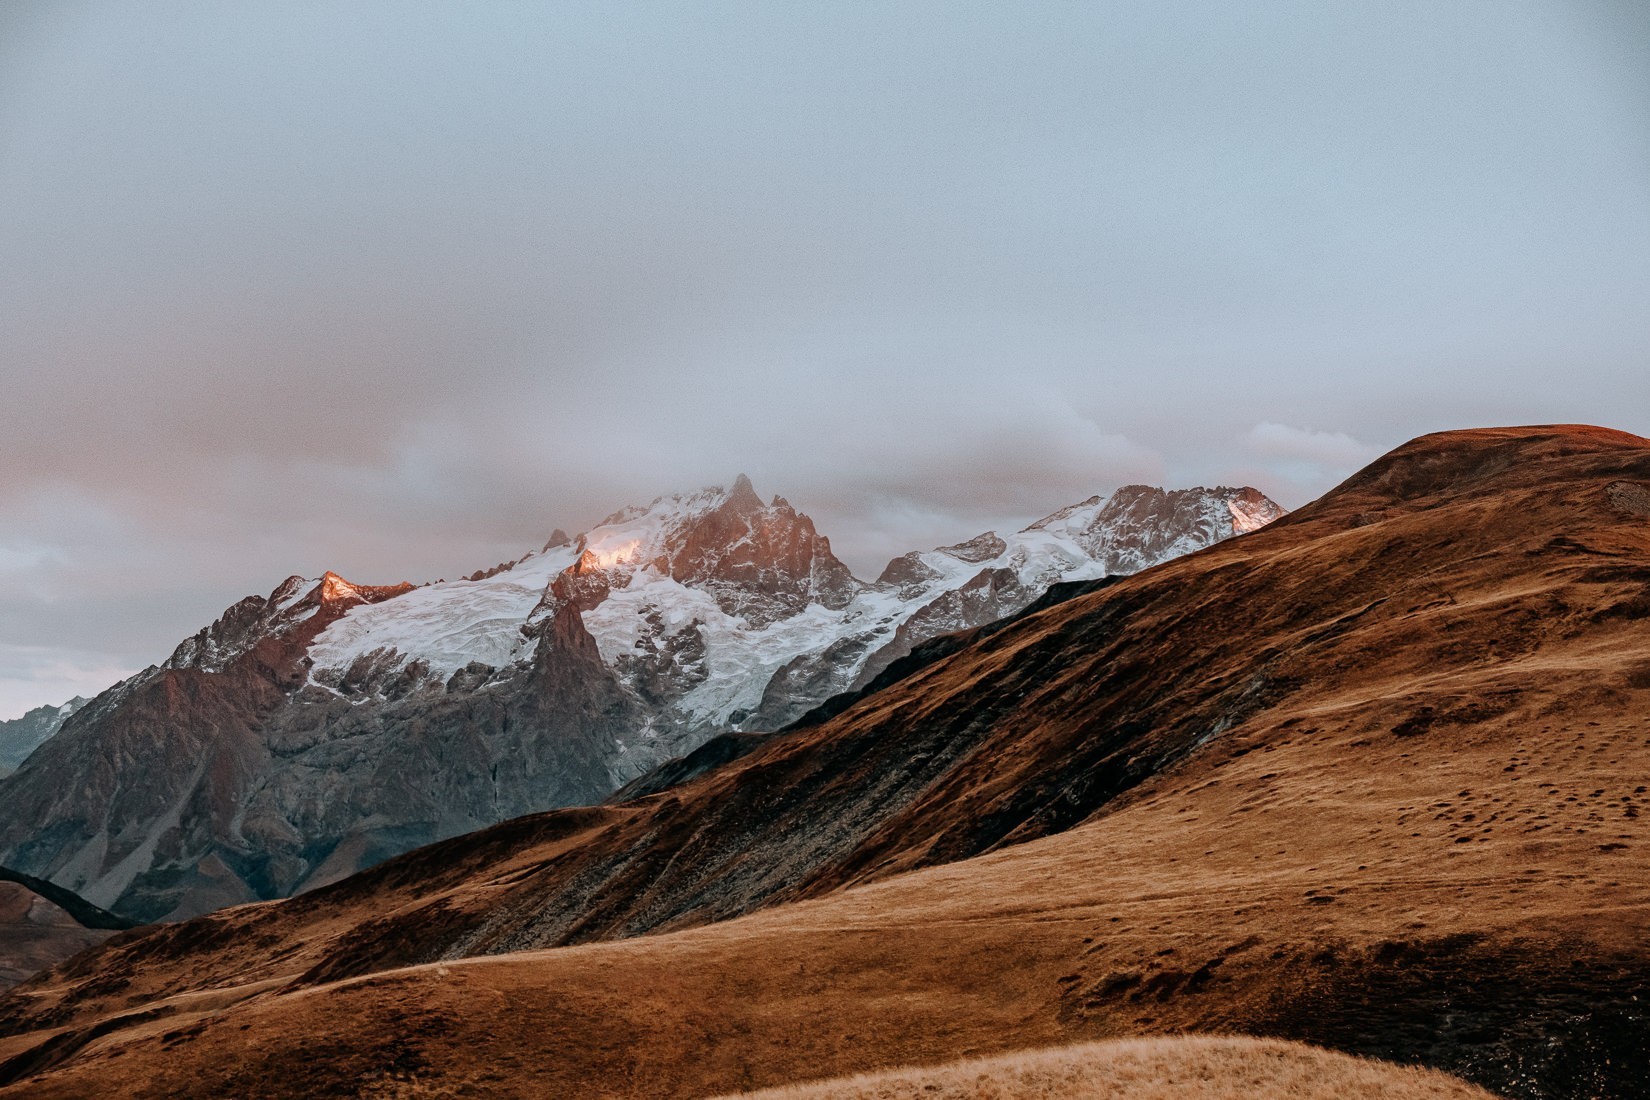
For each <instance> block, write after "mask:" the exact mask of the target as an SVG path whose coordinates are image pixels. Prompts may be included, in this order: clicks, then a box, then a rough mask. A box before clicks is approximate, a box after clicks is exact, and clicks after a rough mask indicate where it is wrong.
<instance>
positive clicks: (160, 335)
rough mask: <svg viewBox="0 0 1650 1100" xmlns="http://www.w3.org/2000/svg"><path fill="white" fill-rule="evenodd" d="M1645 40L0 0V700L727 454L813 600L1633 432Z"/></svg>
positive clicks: (406, 571)
mask: <svg viewBox="0 0 1650 1100" xmlns="http://www.w3.org/2000/svg"><path fill="white" fill-rule="evenodd" d="M1646 11H1650V6H1646V5H1643V4H1640V3H1637V2H1635V0H1621V2H1620V3H1608V2H1594V3H1582V2H1577V3H1556V2H1554V3H1533V2H1528V3H1526V2H1518V0H1486V2H1483V3H1469V2H1451V3H1438V2H1437V0H1422V2H1417V3H1412V4H1405V3H1398V2H1381V3H1371V4H1356V3H1336V4H1324V3H1321V2H1319V0H1310V2H1303V3H1298V4H1284V3H1259V2H1245V3H1232V2H1230V0H1219V2H1216V3H1210V4H1207V5H1203V4H1167V3H1159V2H1155V0H1154V2H1151V3H1147V2H1144V0H1142V2H1141V3H1137V4H1117V5H1111V4H1101V3H1086V4H1049V5H1041V4H1035V3H1028V2H1025V0H1015V2H1014V3H1008V4H1004V3H990V4H965V3H946V4H922V3H886V2H881V0H879V2H875V3H860V4H856V3H844V2H842V0H830V2H829V3H824V2H822V3H817V4H811V5H804V4H791V3H784V4H780V3H767V2H764V3H749V4H723V3H700V2H691V3H682V2H671V3H660V4H612V3H602V4H591V5H588V6H584V7H581V6H578V5H574V4H570V3H555V4H538V5H526V4H505V3H493V4H487V3H476V2H468V0H467V2H462V3H460V2H456V0H455V2H452V3H445V4H417V3H410V2H406V0H396V2H394V3H383V4H373V3H368V2H363V0H348V2H339V3H331V4H328V3H315V4H303V3H279V4H262V5H250V4H241V3H231V2H227V0H224V2H219V3H210V4H183V3H166V2H157V0H147V2H144V3H140V4H131V5H126V4H117V3H86V4H79V3H29V2H27V0H22V2H13V3H7V4H5V5H4V6H3V7H0V440H3V447H4V451H3V454H4V464H3V467H0V718H9V717H13V716H15V715H16V714H18V713H21V712H22V711H23V710H24V709H26V708H27V707H29V706H33V705H38V704H41V703H47V702H60V701H62V700H64V699H66V698H68V697H69V696H70V695H73V694H75V693H76V692H81V693H85V694H91V693H93V692H94V691H96V690H99V689H101V688H103V687H106V686H108V685H109V684H110V683H112V682H113V681H114V680H116V679H118V678H119V677H121V676H122V675H125V674H127V673H129V672H131V671H134V670H136V669H138V668H141V667H142V666H144V665H146V664H149V663H152V662H156V661H159V660H162V659H164V658H165V656H166V655H167V654H168V653H169V652H170V650H171V649H172V647H173V646H174V645H175V644H176V643H177V641H178V640H180V639H181V638H182V637H183V636H185V635H187V634H189V633H192V632H193V631H194V630H196V629H198V628H199V627H201V626H203V625H204V624H205V623H207V622H209V621H210V620H211V619H213V618H214V617H215V616H216V615H217V614H218V613H219V612H220V611H221V610H222V609H223V608H224V607H225V606H226V605H228V604H229V603H231V602H233V601H234V600H236V599H238V598H240V597H241V596H244V595H247V594H249V593H254V592H257V593H267V592H268V591H269V590H270V589H271V588H273V587H274V585H275V584H276V582H278V581H279V580H280V579H282V578H283V577H285V576H287V575H288V574H291V573H302V574H305V575H311V576H313V575H317V574H318V573H319V572H321V571H322V570H325V569H328V568H331V569H335V570H337V571H338V572H340V573H343V574H344V575H346V576H348V577H350V578H352V579H356V580H359V581H362V582H367V583H381V582H390V581H398V580H402V579H408V580H415V581H416V580H427V579H434V578H436V577H450V576H454V575H457V574H459V573H461V572H468V571H471V570H474V569H476V568H479V567H482V566H486V565H490V564H492V563H494V562H496V561H499V560H501V559H504V558H507V557H515V556H517V555H518V554H520V553H521V552H522V551H524V550H526V549H528V548H530V547H533V546H536V545H538V544H540V543H542V542H543V541H544V538H545V536H546V535H547V534H548V532H549V531H550V530H551V528H553V527H558V526H559V527H564V528H567V529H568V530H569V531H577V530H580V529H582V528H585V527H588V526H590V525H592V524H593V523H594V522H596V521H597V520H599V519H600V518H601V517H602V516H603V515H605V514H606V513H608V512H610V511H612V510H614V509H616V508H618V507H620V506H622V505H625V504H627V503H631V502H645V501H648V500H651V499H652V498H653V497H655V496H657V495H659V494H661V493H667V492H673V491H677V490H681V489H689V488H695V487H698V486H702V485H706V484H726V483H730V482H731V481H732V479H733V477H734V476H735V475H736V474H737V473H739V472H740V471H745V472H748V473H749V474H750V475H751V477H752V478H753V479H754V480H755V482H756V487H757V489H758V491H759V492H762V493H763V494H764V495H767V494H773V493H781V494H784V495H785V496H786V497H788V498H789V499H790V500H791V502H792V503H793V504H795V505H797V506H798V507H799V508H801V509H802V510H804V511H806V512H808V513H809V514H811V515H812V516H813V517H814V518H815V520H816V521H817V523H818V525H819V527H820V529H821V530H822V531H823V532H824V533H825V534H827V535H829V536H831V538H832V541H833V543H834V544H835V546H836V547H837V549H838V551H839V553H840V554H841V555H842V556H843V557H844V558H845V559H846V560H847V561H848V562H849V564H850V565H852V566H853V567H854V569H855V570H856V571H857V572H859V573H861V574H862V575H866V574H870V575H874V574H875V572H876V571H877V570H878V569H879V568H880V567H881V565H882V563H883V562H884V561H885V560H886V559H887V558H888V557H890V556H892V555H893V554H896V553H899V552H902V551H904V550H906V549H911V548H916V547H928V546H933V545H936V544H941V543H948V542H952V541H955V540H957V539H960V538H965V537H968V536H970V535H973V534H975V533H977V532H978V531H980V530H982V529H984V528H986V527H990V526H1009V525H1013V526H1018V525H1023V524H1024V523H1025V522H1027V521H1029V520H1031V519H1034V518H1036V517H1037V516H1040V515H1042V514H1044V513H1046V512H1048V511H1051V510H1053V509H1054V508H1056V507H1058V506H1060V505H1063V504H1066V503H1069V502H1071V501H1074V500H1078V499H1081V498H1083V497H1086V496H1088V495H1090V494H1092V493H1095V492H1106V491H1109V490H1111V489H1113V488H1115V487H1116V486H1118V485H1119V484H1123V483H1127V482H1131V481H1148V482H1154V483H1168V484H1172V485H1177V486H1178V485H1191V484H1216V483H1228V484H1230V483H1249V484H1254V485H1256V486H1258V487H1259V488H1261V489H1263V490H1265V491H1267V492H1269V493H1271V494H1272V495H1273V496H1275V497H1276V498H1277V499H1278V500H1280V501H1281V502H1283V503H1285V504H1287V505H1291V506H1294V505H1299V504H1301V503H1304V502H1305V501H1306V500H1309V499H1311V498H1312V497H1313V496H1315V495H1317V494H1318V493H1320V492H1322V491H1323V490H1325V489H1326V488H1328V487H1330V486H1331V485H1333V484H1334V483H1335V482H1337V481H1338V480H1339V479H1341V478H1342V477H1344V476H1345V475H1346V474H1348V473H1350V472H1351V471H1352V470H1354V469H1356V468H1357V467H1358V466H1360V465H1362V464H1363V463H1364V462H1366V461H1368V460H1369V459H1370V458H1372V457H1374V456H1375V455H1377V454H1379V453H1380V452H1382V451H1384V450H1386V449H1388V448H1390V447H1392V446H1395V445H1396V444H1398V443H1401V442H1402V441H1404V440H1405V439H1407V438H1409V437H1412V436H1414V435H1417V434H1419V433H1422V432H1426V431H1432V430H1436V429H1441V428H1450V427H1467V426H1477V425H1484V424H1503V423H1528V422H1547V421H1571V420H1573V421H1587V422H1595V423H1602V424H1608V425H1611V426H1614V427H1618V428H1624V429H1627V430H1629V431H1635V432H1639V433H1641V434H1643V433H1650V18H1647V16H1646V15H1645V13H1646Z"/></svg>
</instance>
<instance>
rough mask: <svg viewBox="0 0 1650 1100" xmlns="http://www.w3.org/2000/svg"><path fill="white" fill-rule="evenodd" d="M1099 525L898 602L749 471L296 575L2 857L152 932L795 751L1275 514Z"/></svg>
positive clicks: (1117, 499) (924, 578)
mask: <svg viewBox="0 0 1650 1100" xmlns="http://www.w3.org/2000/svg"><path fill="white" fill-rule="evenodd" d="M1085 504H1086V508H1083V509H1079V510H1078V511H1077V512H1074V511H1073V510H1072V509H1069V508H1068V509H1064V510H1062V511H1061V512H1060V513H1058V514H1057V515H1056V516H1050V517H1047V518H1045V519H1044V520H1042V521H1039V523H1038V524H1034V525H1032V526H1030V527H1027V528H1025V529H1024V530H1022V531H1020V532H1017V533H1015V534H1014V535H1011V536H1008V537H1006V538H1005V537H1001V536H997V535H995V534H992V535H991V536H990V539H989V540H985V541H982V540H984V539H985V537H984V536H982V537H981V539H976V540H974V549H975V551H976V552H969V551H959V549H958V548H957V547H952V548H949V549H942V550H938V551H928V552H922V553H918V554H915V555H906V558H907V559H910V561H911V562H913V563H915V564H914V566H913V570H914V572H913V574H912V576H910V577H908V578H906V579H904V580H903V581H901V582H900V583H898V584H892V583H884V582H866V581H862V580H859V579H858V578H856V577H854V576H853V574H852V573H851V572H850V571H849V570H848V568H847V567H846V566H845V565H843V564H842V562H840V561H839V560H838V559H837V558H836V557H835V556H834V555H833V554H832V552H831V549H830V543H829V540H828V539H827V538H826V537H825V536H823V535H821V534H819V533H818V531H817V530H816V529H815V528H814V526H813V523H812V521H811V520H810V519H809V518H808V517H807V516H806V515H805V514H802V513H799V512H797V511H796V510H795V509H794V508H793V507H792V506H791V505H790V504H789V503H787V502H786V501H785V499H784V498H783V497H778V496H775V497H774V498H772V500H771V501H770V502H768V503H764V502H763V500H762V498H761V497H759V496H757V494H756V492H755V489H754V487H753V486H752V485H751V483H750V481H749V479H748V478H745V477H744V476H743V475H741V477H740V478H739V479H737V480H736V481H735V482H734V485H733V488H732V489H724V488H721V487H715V488H711V489H706V490H700V491H697V492H691V493H681V494H675V495H671V496H661V497H659V498H657V499H655V500H654V501H653V502H652V503H651V504H649V505H646V506H639V507H638V506H632V507H629V508H626V509H621V510H620V511H618V512H615V513H614V514H613V515H611V516H609V517H608V518H607V520H606V521H604V522H603V523H602V524H601V525H598V526H597V527H595V528H592V529H591V530H590V531H587V532H584V533H582V534H580V535H578V536H576V537H573V538H557V537H555V536H552V538H551V539H550V540H548V543H547V547H548V548H547V549H544V550H540V551H535V552H533V553H530V554H528V555H526V556H524V557H522V558H520V559H517V560H516V561H514V562H506V563H501V564H500V565H499V566H496V567H494V568H492V569H488V570H480V571H477V573H476V574H472V576H471V577H470V578H469V579H463V580H458V581H452V582H446V581H443V582H436V583H433V584H426V585H416V586H415V585H411V584H406V583H401V584H396V585H381V586H373V585H362V584H357V583H354V582H351V581H348V580H346V579H344V578H343V577H341V576H339V575H338V574H336V573H331V572H329V573H326V574H324V575H323V576H322V577H320V578H319V579H314V580H311V579H305V578H302V577H298V576H293V577H289V578H287V579H286V580H284V581H282V582H281V583H280V584H279V585H277V586H276V587H275V588H274V589H273V590H272V591H271V592H270V594H269V595H268V596H250V597H247V598H246V599H243V600H241V601H239V602H237V603H236V604H234V605H232V606H231V607H230V608H229V609H228V610H227V611H226V612H225V613H224V614H223V615H222V616H221V617H220V618H219V619H218V620H216V621H215V622H213V623H212V624H210V625H209V626H207V627H205V628H203V629H202V630H201V631H199V632H197V633H196V634H195V635H193V636H191V637H190V638H188V639H185V640H184V641H183V642H182V643H180V644H179V646H178V647H177V649H176V650H175V651H174V653H173V654H172V656H171V657H169V658H168V659H167V661H166V662H164V663H163V664H162V665H160V666H156V667H154V668H151V669H148V670H145V671H144V672H142V673H140V674H138V675H137V676H135V677H133V678H132V679H131V680H128V681H126V682H125V683H123V684H122V685H118V686H117V687H116V688H114V689H111V690H110V691H109V692H105V693H103V694H102V695H100V696H98V697H97V699H95V700H93V701H92V702H91V703H90V704H88V706H87V707H86V708H85V709H84V710H83V711H82V712H81V713H79V714H77V715H75V716H72V717H71V718H69V719H68V720H67V721H66V722H65V723H64V727H63V729H62V730H61V731H59V733H58V734H57V735H56V736H55V737H53V738H52V740H51V741H49V742H48V743H47V744H46V745H45V746H43V748H42V749H41V750H39V751H40V752H42V753H44V755H43V756H40V757H39V759H38V766H31V767H29V768H25V769H24V770H23V771H21V772H19V773H18V774H17V775H15V776H13V777H11V778H10V779H7V780H4V781H0V807H9V809H0V860H12V861H14V862H16V863H17V864H18V865H19V867H20V868H21V869H23V870H25V871H27V872H28V873H30V874H35V875H38V876H40V877H42V878H49V879H51V880H53V881H59V882H61V883H63V884H65V885H67V886H69V887H71V888H74V889H77V890H80V891H81V892H83V893H85V894H86V895H87V896H88V897H89V898H90V899H91V900H92V901H94V902H96V903H98V904H101V905H104V906H105V907H109V908H114V909H116V910H119V911H122V912H128V913H131V914H132V915H133V916H136V917H139V918H142V919H148V920H153V919H160V918H167V917H182V916H189V915H192V914H194V913H198V912H203V911H206V910H209V909H212V908H216V907H218V906H222V905H226V904H235V903H238V902H242V901H248V900H254V899H259V898H268V897H277V896H284V895H288V894H291V893H295V892H298V891H301V890H305V889H313V888H314V887H316V886H320V885H323V884H325V883H326V882H329V881H332V880H334V879H336V878H339V877H342V876H343V875H346V874H348V873H350V872H352V871H355V870H358V869H360V868H361V867H363V866H366V865H369V864H370V863H372V862H376V861H377V860H380V859H382V858H384V857H386V856H388V855H393V854H395V853H396V852H399V851H405V850H407V849H409V848H414V847H417V846H419V845H420V844H426V843H430V842H432V841H435V840H439V839H441V838H443V837H447V836H453V835H458V834H462V833H465V832H469V831H471V830H474V829H477V828H481V827H483V826H485V825H488V824H491V823H493V822H496V821H500V820H504V819H507V818H510V817H514V816H518V815H520V814H523V813H529V812H533V811H535V810H540V809H545V808H549V807H553V806H565V805H578V804H581V803H594V802H598V801H600V800H602V799H603V798H605V797H607V796H608V795H609V794H611V793H612V791H613V790H615V789H617V788H618V787H620V786H622V785H623V784H625V783H627V782H629V781H631V780H633V779H635V778H637V777H639V776H641V775H643V774H646V773H647V772H649V771H651V770H652V769H653V768H655V767H656V766H658V765H660V764H662V763H663V762H664V761H666V760H669V759H671V758H674V757H678V756H681V755H683V754H684V753H686V752H689V751H691V750H692V749H694V748H696V747H697V746H698V745H700V744H701V743H703V742H704V741H706V740H708V739H709V738H711V737H713V736H715V735H717V734H719V733H722V732H724V731H729V730H734V731H740V730H743V731H753V730H763V731H765V730H773V729H778V728H781V727H783V726H785V725H787V724H789V723H790V722H792V721H794V720H795V719H797V718H799V717H801V716H802V715H803V714H804V713H806V712H808V711H810V710H812V709H813V708H814V707H816V706H818V705H819V704H821V703H824V702H825V701H826V700H828V699H829V698H831V697H832V696H835V695H838V694H841V693H842V692H845V691H853V690H857V689H860V688H863V687H864V686H865V685H866V684H867V683H869V682H871V681H873V680H874V679H875V677H876V675H877V674H878V673H879V672H880V671H881V670H882V669H883V668H884V667H886V666H887V665H888V664H889V663H890V662H892V661H893V660H895V659H897V658H898V657H900V656H902V655H904V654H905V653H906V652H908V651H909V650H910V648H911V647H912V646H914V645H916V644H919V643H921V642H923V641H925V640H927V639H930V638H933V637H936V636H938V635H940V634H944V633H948V632H952V631H955V630H961V629H968V628H970V627H973V626H975V625H979V624H981V623H984V622H988V621H991V620H995V619H998V618H1001V617H1003V616H1006V615H1010V614H1013V613H1016V612H1018V611H1019V610H1021V609H1023V608H1024V607H1025V606H1027V605H1028V604H1030V603H1031V602H1032V601H1034V600H1035V599H1036V598H1037V597H1038V596H1040V595H1041V594H1042V593H1043V592H1044V591H1046V590H1047V589H1048V587H1049V586H1050V585H1051V584H1053V583H1056V582H1057V581H1060V580H1062V579H1072V578H1081V577H1094V576H1103V575H1107V574H1110V573H1115V572H1119V571H1127V570H1131V569H1135V568H1139V567H1141V566H1142V565H1144V564H1148V563H1149V562H1151V561H1153V560H1157V559H1160V558H1164V557H1169V556H1173V555H1175V554H1179V553H1183V552H1185V551H1187V550H1190V549H1193V548H1196V547H1197V546H1201V545H1207V544H1208V543H1210V542H1213V541H1215V540H1217V539H1220V538H1225V537H1229V536H1231V535H1233V534H1237V533H1240V532H1242V531H1244V530H1247V529H1249V528H1251V527H1253V526H1255V525H1256V524H1257V523H1258V522H1261V521H1262V520H1264V519H1266V518H1271V517H1275V516H1276V515H1279V514H1281V512H1282V510H1281V509H1279V508H1278V507H1277V506H1276V505H1274V504H1272V503H1271V502H1270V501H1267V500H1266V499H1265V498H1264V497H1263V496H1262V495H1261V494H1259V493H1258V492H1257V491H1255V490H1252V489H1225V488H1221V489H1216V490H1207V489H1201V488H1200V489H1192V490H1173V491H1169V492H1165V491H1163V490H1158V489H1151V488H1149V487H1144V486H1131V487H1125V489H1123V490H1119V492H1118V493H1117V494H1114V495H1113V496H1112V497H1111V498H1106V499H1102V498H1092V499H1091V500H1090V501H1088V502H1085ZM1108 509H1110V511H1108ZM987 550H989V551H992V552H993V553H992V554H991V555H990V556H982V555H984V553H985V551H987ZM959 555H960V556H959ZM971 558H972V559H973V560H970V559H971ZM885 572H886V571H885ZM114 761H136V762H140V763H139V766H137V767H136V768H131V767H129V766H127V765H121V766H116V765H115V764H114V763H113V762H114Z"/></svg>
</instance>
